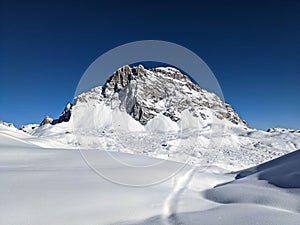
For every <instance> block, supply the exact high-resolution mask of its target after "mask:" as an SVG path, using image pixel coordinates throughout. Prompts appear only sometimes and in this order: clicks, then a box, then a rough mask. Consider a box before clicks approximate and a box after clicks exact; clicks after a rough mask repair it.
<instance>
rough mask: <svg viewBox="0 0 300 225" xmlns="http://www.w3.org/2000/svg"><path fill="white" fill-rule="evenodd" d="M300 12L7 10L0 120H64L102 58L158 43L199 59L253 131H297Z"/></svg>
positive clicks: (237, 5) (36, 5) (50, 4)
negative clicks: (131, 45)
mask: <svg viewBox="0 0 300 225" xmlns="http://www.w3.org/2000/svg"><path fill="white" fill-rule="evenodd" d="M299 11H300V2H299V1H297V0H294V1H292V0H286V1H274V0H273V1H247V0H243V1H228V0H219V1H216V0H207V1H194V2H191V1H184V3H176V2H175V1H169V2H168V1H157V0H152V1H148V3H146V2H143V1H119V2H118V1H103V2H102V1H30V0H29V1H14V0H1V6H0V25H1V35H0V74H1V82H0V120H4V121H8V122H13V123H14V124H15V125H16V126H21V125H22V124H27V123H39V122H40V121H41V120H42V119H43V117H44V116H45V115H46V114H48V115H50V116H52V117H57V116H59V114H60V113H61V111H62V110H63V108H64V106H65V105H66V104H67V103H68V102H70V101H72V99H73V95H74V92H75V89H76V85H77V83H78V81H79V79H80V77H81V76H82V74H83V72H84V71H85V70H86V68H87V67H88V66H89V65H90V63H92V62H93V61H94V60H95V59H96V58H97V57H98V56H100V55H101V54H102V53H104V52H106V51H108V50H110V49H111V48H114V47H116V46H118V45H120V44H124V43H127V42H131V41H137V40H144V39H156V40H165V41H170V42H174V43H177V44H180V45H182V46H185V47H187V48H189V49H190V50H192V51H194V52H195V53H197V54H198V55H199V56H200V57H201V58H202V59H203V60H204V61H205V62H206V63H207V64H208V66H209V67H210V68H211V69H212V71H213V72H214V74H215V76H216V77H217V79H218V81H219V83H220V85H221V87H222V90H223V94H224V97H225V99H226V101H227V102H228V103H230V104H231V105H232V106H233V107H234V109H235V110H236V111H237V112H238V113H240V115H241V116H242V117H243V118H244V119H245V120H246V121H247V122H248V123H249V124H250V126H252V127H255V128H261V129H266V128H269V127H278V126H279V127H291V128H296V129H299V128H300V116H299V114H300V113H299V112H300V91H299V90H300V15H299Z"/></svg>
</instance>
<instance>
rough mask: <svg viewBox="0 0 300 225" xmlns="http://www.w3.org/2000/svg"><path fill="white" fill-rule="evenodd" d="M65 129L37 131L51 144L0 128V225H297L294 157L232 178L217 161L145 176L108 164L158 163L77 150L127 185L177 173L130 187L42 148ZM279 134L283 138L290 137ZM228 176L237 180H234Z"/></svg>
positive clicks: (75, 157)
mask: <svg viewBox="0 0 300 225" xmlns="http://www.w3.org/2000/svg"><path fill="white" fill-rule="evenodd" d="M67 124H68V123H66V122H65V123H61V124H59V126H57V125H55V126H53V125H50V124H48V125H45V126H43V127H44V129H45V130H44V132H46V133H47V132H49V129H56V130H54V131H53V133H52V134H53V137H47V136H45V135H42V136H41V137H36V136H31V135H28V134H26V133H24V132H23V131H20V130H18V129H16V128H13V127H7V126H4V125H0V167H1V173H0V202H1V204H0V212H1V213H0V225H14V224H31V225H40V224H43V225H60V224H72V225H82V224H89V225H98V224H104V225H105V224H120V225H121V224H122V225H124V224H128V225H129V224H141V225H144V224H149V225H152V224H158V225H160V224H164V225H169V224H176V225H177V224H178V225H179V224H187V225H193V224H195V225H198V224H213V225H224V224H226V225H227V224H229V225H241V224H243V225H244V224H245V225H253V224H259V225H278V224H280V225H281V224H284V225H298V224H299V220H300V212H299V209H300V197H299V196H300V188H299V179H298V178H299V166H298V165H299V163H300V162H299V161H300V157H299V151H296V152H294V153H291V154H288V155H286V156H283V157H281V158H279V159H277V160H273V161H271V162H268V163H265V164H263V165H259V166H257V167H254V168H250V169H247V170H244V171H241V172H238V173H229V171H228V170H224V169H223V168H224V167H226V166H227V163H228V161H226V160H223V161H222V160H220V161H218V162H219V167H218V166H211V165H210V166H198V167H194V166H189V165H185V166H184V165H183V164H180V163H175V162H172V161H166V162H165V163H163V164H159V166H156V167H147V168H146V172H147V174H146V175H145V174H144V173H141V168H138V167H137V168H134V167H127V166H126V165H125V164H120V163H117V162H116V161H115V160H114V159H115V158H118V159H120V160H124V161H127V162H129V161H130V162H131V163H132V164H135V165H137V166H138V165H143V164H149V163H150V164H153V163H156V162H159V160H158V159H155V158H149V157H146V156H142V155H137V154H126V153H121V152H110V153H108V152H105V151H98V150H97V149H94V150H93V149H85V151H90V152H92V153H94V154H95V155H96V156H97V157H93V155H91V156H92V158H93V161H94V163H95V165H96V166H97V167H99V168H102V169H103V170H107V171H108V173H110V175H111V176H116V177H119V178H120V179H124V180H127V181H128V179H129V180H132V181H134V182H141V181H147V180H149V179H150V178H151V176H153V175H155V176H164V174H166V173H172V171H174V168H177V167H178V165H182V166H183V167H182V170H181V171H179V172H178V173H176V174H174V176H172V177H170V178H169V179H167V180H165V181H164V182H161V183H159V184H156V185H152V186H147V187H143V188H136V187H129V186H124V185H119V184H116V183H114V182H111V181H109V180H108V179H105V178H104V177H102V176H98V175H97V174H96V173H95V172H94V171H93V170H91V169H90V168H89V167H88V166H87V164H86V163H85V162H84V160H83V158H82V155H81V154H80V152H79V151H78V150H76V149H74V150H70V149H65V148H64V147H61V148H60V149H50V148H52V147H54V146H56V147H57V146H58V145H59V144H58V143H57V142H55V141H54V140H53V139H52V138H54V139H57V138H56V137H57V135H58V134H59V132H60V131H58V129H61V131H64V130H66V129H67V127H61V126H62V125H67ZM59 127H60V128H59ZM39 129H40V128H39ZM34 130H35V129H34ZM235 132H237V131H236V130H235ZM47 134H49V133H47ZM243 134H244V135H246V136H242V137H243V138H248V137H252V138H254V137H256V138H258V137H261V135H262V134H265V135H268V136H269V138H270V141H271V140H272V135H273V134H270V133H267V132H265V133H263V132H259V131H252V132H251V133H247V132H246V131H245V133H243ZM68 135H70V134H68ZM276 135H277V138H278V134H276ZM285 135H286V136H285V138H291V137H292V135H295V134H290V133H289V134H285ZM62 137H66V136H65V134H64V135H62ZM234 137H235V136H234ZM156 138H157V137H156ZM282 140H283V139H282ZM147 144H148V143H147ZM40 146H43V147H44V148H42V147H40ZM68 146H69V145H65V147H68ZM262 146H264V145H262ZM45 147H46V148H45ZM230 153H232V152H230ZM237 153H239V154H240V155H239V159H242V158H243V157H244V152H241V151H237V152H236V154H237ZM109 154H113V155H114V158H111V157H110V156H109ZM205 156H206V157H207V158H206V160H209V159H210V160H212V158H209V155H205ZM254 157H256V156H255V154H254ZM247 159H248V160H249V159H250V155H249V158H247V157H245V159H244V160H247ZM236 174H239V175H238V177H237V178H239V179H237V180H234V179H235V177H236ZM214 187H215V188H214Z"/></svg>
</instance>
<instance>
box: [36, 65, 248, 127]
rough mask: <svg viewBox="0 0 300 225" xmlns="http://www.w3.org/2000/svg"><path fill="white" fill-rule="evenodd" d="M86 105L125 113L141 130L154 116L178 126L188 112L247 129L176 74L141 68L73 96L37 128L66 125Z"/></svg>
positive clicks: (212, 98)
mask: <svg viewBox="0 0 300 225" xmlns="http://www.w3.org/2000/svg"><path fill="white" fill-rule="evenodd" d="M90 101H96V102H97V103H99V104H101V103H104V104H105V105H106V106H107V107H110V108H111V109H112V110H115V109H118V110H120V111H121V112H124V113H127V114H128V115H130V116H131V117H132V118H133V119H135V120H136V121H138V122H139V123H140V124H141V125H143V126H145V125H147V124H148V123H149V122H150V121H151V120H152V119H154V118H155V117H157V116H158V114H161V115H163V116H164V117H166V118H169V119H170V120H171V121H173V122H180V121H181V120H184V119H185V117H184V116H183V114H182V113H183V112H188V113H189V114H191V115H192V116H193V117H195V118H199V120H204V121H205V120H208V121H211V122H213V118H215V119H214V120H216V119H217V120H223V121H230V122H231V123H232V124H235V125H241V126H244V127H248V125H247V123H246V122H245V121H244V120H242V119H241V118H240V116H239V115H238V114H237V113H236V112H235V111H234V110H233V109H232V107H231V106H230V105H229V104H226V103H224V102H223V101H222V100H221V99H220V98H219V97H218V96H217V95H215V94H214V93H211V92H208V91H206V90H204V89H202V88H201V87H199V86H198V85H197V84H195V83H193V82H192V81H191V80H190V79H189V77H188V76H186V75H184V74H182V73H181V72H180V71H179V70H177V69H174V68H172V67H158V68H153V69H145V68H144V67H143V66H142V65H139V66H137V67H132V68H131V67H129V66H123V67H121V68H119V69H118V70H117V71H116V72H115V73H114V74H113V75H112V76H110V77H109V78H108V79H107V81H106V82H105V84H104V85H103V86H99V87H96V88H93V89H92V90H90V91H88V92H85V93H82V94H80V95H79V96H77V97H76V98H75V99H74V103H73V104H68V105H67V107H66V108H65V109H64V111H63V113H62V114H61V116H60V117H59V119H57V120H53V119H51V118H49V117H46V118H45V119H44V120H43V122H42V123H41V125H44V124H48V123H50V124H56V123H61V122H68V121H69V120H70V118H71V115H72V113H76V111H73V106H77V105H80V104H81V105H82V104H87V103H89V102H90ZM87 116H88V115H87ZM99 116H101V115H99ZM212 117H213V118H212Z"/></svg>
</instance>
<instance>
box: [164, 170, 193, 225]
mask: <svg viewBox="0 0 300 225" xmlns="http://www.w3.org/2000/svg"><path fill="white" fill-rule="evenodd" d="M196 169H197V167H194V168H192V169H190V170H188V171H187V172H186V173H185V174H184V175H183V176H181V177H179V178H178V180H177V182H176V183H175V185H174V187H173V190H172V192H171V193H170V194H169V195H168V197H167V198H166V200H165V202H164V204H163V210H162V212H163V215H162V220H163V224H165V225H170V224H176V210H177V204H178V201H179V198H180V195H181V194H182V193H183V192H184V190H185V189H186V188H187V185H188V184H189V182H190V181H191V179H192V177H193V175H194V173H195V171H196Z"/></svg>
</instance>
